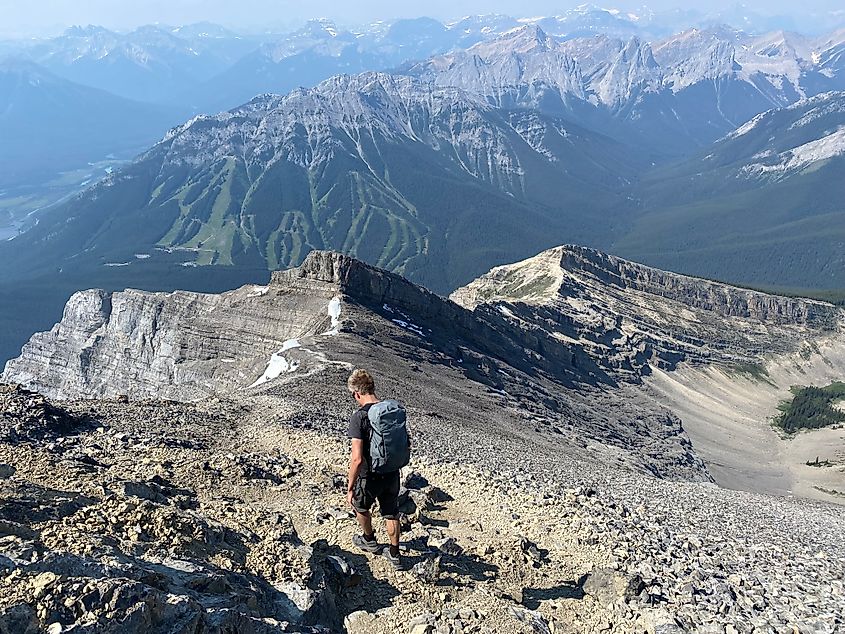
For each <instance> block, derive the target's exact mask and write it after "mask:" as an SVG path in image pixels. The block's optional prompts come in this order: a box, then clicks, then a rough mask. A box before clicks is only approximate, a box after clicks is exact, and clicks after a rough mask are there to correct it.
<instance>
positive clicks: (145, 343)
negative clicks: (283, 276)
mask: <svg viewBox="0 0 845 634" xmlns="http://www.w3.org/2000/svg"><path fill="white" fill-rule="evenodd" d="M337 291H338V287H337V285H332V284H327V283H320V282H318V281H314V282H313V283H312V284H310V285H308V286H305V285H301V286H300V287H299V288H295V287H287V288H280V287H278V286H276V285H273V284H271V285H269V286H267V287H258V286H245V287H243V288H240V289H237V290H234V291H230V292H228V293H222V294H220V295H211V294H202V293H189V292H183V291H177V292H173V293H149V292H143V291H136V290H126V291H123V292H117V293H105V292H103V291H101V290H88V291H82V292H79V293H76V294H74V295H73V296H72V297H71V299H70V300H69V301H68V303H67V306H66V307H65V311H64V315H63V316H62V320H61V321H60V322H59V323H58V324H56V325H55V326H54V327H53V328H52V330H50V331H49V332H42V333H37V334H35V335H33V337H32V338H31V339H30V341H29V342H28V343H27V344H26V345H25V346H24V347H23V350H22V351H21V356H20V357H18V358H17V359H13V360H11V361H9V362H8V363H7V364H6V369H5V371H4V373H3V379H4V380H6V381H12V382H17V383H22V384H25V385H27V386H29V387H30V388H32V389H36V390H38V391H39V392H41V393H43V394H45V395H49V396H53V397H59V398H71V397H87V398H93V397H98V396H115V395H120V394H126V395H133V396H135V395H137V396H141V395H144V396H157V397H161V398H171V399H180V400H184V399H192V398H198V397H200V396H203V395H205V394H209V393H212V392H214V391H218V390H226V389H235V388H238V387H244V386H247V385H249V384H250V383H252V382H253V380H254V379H255V378H256V377H257V376H260V374H261V371H262V370H263V368H264V365H265V364H266V362H267V359H269V358H270V357H271V355H272V354H273V352H274V351H276V350H277V349H278V348H280V347H281V346H282V345H283V343H284V342H285V341H286V340H288V339H292V338H295V337H300V336H306V335H309V334H314V333H316V332H318V331H321V329H322V330H325V329H327V328H328V327H329V324H330V316H329V315H328V311H327V306H328V304H329V302H330V300H331V298H332V297H333V296H334V295H335V294H336V293H337Z"/></svg>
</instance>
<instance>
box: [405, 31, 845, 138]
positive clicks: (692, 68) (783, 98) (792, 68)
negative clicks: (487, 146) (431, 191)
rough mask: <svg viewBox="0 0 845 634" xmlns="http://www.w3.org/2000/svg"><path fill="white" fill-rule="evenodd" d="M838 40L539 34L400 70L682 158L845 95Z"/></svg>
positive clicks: (718, 34)
mask: <svg viewBox="0 0 845 634" xmlns="http://www.w3.org/2000/svg"><path fill="white" fill-rule="evenodd" d="M842 44H843V40H842V34H841V33H838V34H834V35H832V36H826V37H823V38H818V39H815V40H813V39H810V38H804V37H802V36H800V35H796V34H789V33H783V32H779V33H772V34H767V35H763V36H751V35H748V34H746V33H743V32H740V31H733V30H730V29H728V28H712V29H708V30H699V29H692V30H689V31H685V32H683V33H680V34H678V35H674V36H672V37H670V38H668V39H664V40H659V41H656V42H653V43H647V42H646V41H643V40H641V39H640V38H637V37H630V38H627V39H618V38H614V37H610V36H608V35H606V34H604V33H602V34H599V35H596V36H595V37H591V38H574V39H569V40H565V41H561V40H558V39H557V38H554V37H552V36H550V35H548V34H547V33H546V32H545V31H544V30H543V29H541V28H540V27H539V26H537V25H536V24H535V25H527V26H524V27H521V28H519V29H514V30H512V31H510V32H507V33H505V34H503V35H501V36H500V37H498V38H496V39H495V40H491V41H489V42H483V43H479V44H476V45H475V46H473V47H471V48H469V49H467V50H465V51H455V52H452V53H449V54H447V55H444V56H440V57H434V58H432V59H430V60H427V61H424V62H420V63H417V64H412V65H410V66H407V67H406V68H405V69H403V72H408V73H409V74H412V75H414V76H418V77H421V78H425V79H427V80H429V81H432V82H434V83H435V84H437V85H449V86H460V87H462V88H464V89H466V90H469V91H471V92H475V93H477V94H480V95H482V96H484V97H485V98H487V99H488V100H490V101H491V102H493V103H496V104H497V105H500V106H505V107H527V108H532V109H539V110H541V111H545V112H551V113H554V114H557V115H564V116H567V117H569V118H572V119H573V120H575V121H578V122H580V123H582V124H585V125H592V126H596V127H602V129H609V130H610V132H611V133H612V134H615V135H617V136H619V137H621V138H628V139H632V138H634V139H636V140H637V141H638V142H639V143H641V144H646V145H648V146H649V147H651V148H652V149H656V150H659V151H662V152H670V153H675V154H679V153H680V154H682V153H684V152H685V151H688V150H689V148H690V147H691V146H693V147H694V146H695V145H704V144H707V143H710V142H712V141H715V140H717V139H718V138H720V137H721V136H723V135H724V134H726V133H728V132H730V131H731V130H733V129H734V128H736V127H737V126H739V125H741V124H742V123H744V122H745V121H747V120H748V119H750V118H752V117H753V116H754V115H756V114H759V113H760V112H763V111H765V110H769V109H771V108H774V107H781V106H786V105H789V104H791V103H794V102H795V101H797V100H799V99H801V98H802V97H806V96H812V95H815V94H818V93H819V92H824V91H828V90H836V89H839V90H841V89H842V88H843V87H845V71H843V68H842V66H841V59H840V58H841V55H840V53H841V47H842Z"/></svg>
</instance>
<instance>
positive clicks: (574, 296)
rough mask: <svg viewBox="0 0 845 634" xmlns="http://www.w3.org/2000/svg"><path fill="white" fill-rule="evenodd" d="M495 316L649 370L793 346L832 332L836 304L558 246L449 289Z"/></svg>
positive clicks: (736, 360)
mask: <svg viewBox="0 0 845 634" xmlns="http://www.w3.org/2000/svg"><path fill="white" fill-rule="evenodd" d="M452 299H454V300H455V301H456V302H458V303H459V304H461V305H463V306H465V307H467V308H470V309H474V310H476V311H477V310H479V308H482V309H483V310H484V312H485V313H488V312H489V313H491V314H496V313H497V312H498V313H500V314H501V320H502V322H503V323H505V324H508V328H509V329H512V330H513V331H516V332H520V331H529V332H532V333H536V334H535V336H538V337H541V336H542V337H544V338H545V339H546V341H548V342H554V341H558V342H565V343H566V344H568V345H570V346H572V345H574V346H577V347H578V348H581V349H583V350H584V351H585V352H586V353H587V354H588V356H589V357H591V358H593V359H595V360H596V363H598V364H600V365H602V366H605V367H608V368H613V367H614V366H615V367H616V368H618V369H619V370H624V371H628V372H636V373H646V374H647V373H650V367H657V368H665V369H669V370H672V369H675V368H676V367H677V365H678V364H679V363H682V362H686V363H688V364H692V365H700V364H709V363H717V364H721V365H725V366H730V365H739V366H742V365H747V364H753V363H757V362H759V361H760V360H761V359H762V358H763V357H765V356H766V355H783V354H787V353H790V352H794V351H795V350H797V349H798V347H799V346H800V345H801V344H802V342H803V341H804V338H805V336H807V334H808V333H810V334H811V336H812V333H815V336H818V337H824V336H825V335H830V334H833V333H836V332H838V331H839V328H840V326H841V323H840V322H841V320H842V317H843V312H842V311H841V310H840V309H838V308H836V307H834V306H832V305H831V304H827V303H824V302H817V301H812V300H806V299H794V298H786V297H777V296H774V295H767V294H764V293H758V292H755V291H749V290H745V289H739V288H734V287H731V286H727V285H724V284H718V283H715V282H711V281H708V280H702V279H696V278H691V277H685V276H682V275H677V274H674V273H667V272H664V271H660V270H657V269H653V268H650V267H646V266H642V265H640V264H635V263H633V262H629V261H626V260H622V259H620V258H616V257H614V256H609V255H605V254H603V253H600V252H598V251H595V250H593V249H586V248H583V247H575V246H567V247H559V248H556V249H552V250H550V251H546V252H544V253H541V254H539V255H537V256H536V257H534V258H531V259H529V260H525V261H523V262H520V263H518V264H514V265H505V266H501V267H497V268H495V269H493V270H492V271H490V273H488V274H486V275H483V276H481V277H480V278H478V279H477V280H475V281H474V282H472V283H470V284H469V285H468V286H465V287H463V288H461V289H458V290H457V291H455V292H454V293H453V294H452Z"/></svg>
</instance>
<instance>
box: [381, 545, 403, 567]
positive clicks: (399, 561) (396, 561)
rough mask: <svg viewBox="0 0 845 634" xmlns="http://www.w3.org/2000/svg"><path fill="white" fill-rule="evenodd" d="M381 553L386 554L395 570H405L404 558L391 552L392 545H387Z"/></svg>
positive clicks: (385, 556)
mask: <svg viewBox="0 0 845 634" xmlns="http://www.w3.org/2000/svg"><path fill="white" fill-rule="evenodd" d="M381 554H382V555H384V558H385V559H387V561H389V562H390V565H391V566H393V569H394V570H403V568H402V559H401V558H400V557H399V555H396V556H395V557H394V556H393V555H391V554H390V546H385V547H384V550H382V551H381Z"/></svg>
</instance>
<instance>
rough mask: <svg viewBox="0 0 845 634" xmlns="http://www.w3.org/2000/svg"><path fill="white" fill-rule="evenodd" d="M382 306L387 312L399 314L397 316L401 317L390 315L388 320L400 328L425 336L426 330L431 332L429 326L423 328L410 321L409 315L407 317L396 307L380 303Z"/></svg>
mask: <svg viewBox="0 0 845 634" xmlns="http://www.w3.org/2000/svg"><path fill="white" fill-rule="evenodd" d="M382 308H383V309H384V310H386V311H387V312H388V313H392V314H394V315H399V317H401V319H400V318H399V317H396V318H394V317H391V318H390V321H392V322H393V323H394V324H396V325H397V326H399V327H400V328H404V329H405V330H410V331H411V332H413V333H414V334H415V335H419V336H420V337H426V336H427V334H426V332H425V331H426V330H427V331H428V334H431V329H430V328H426V329H423V328H422V326H418V325H417V324H415V323H414V322H412V321H411V319H410V317H408V315H406V314H405V313H403V312H402V311H401V310H399V309H398V308H393V307H392V306H389V305H388V304H384V305H382Z"/></svg>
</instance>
